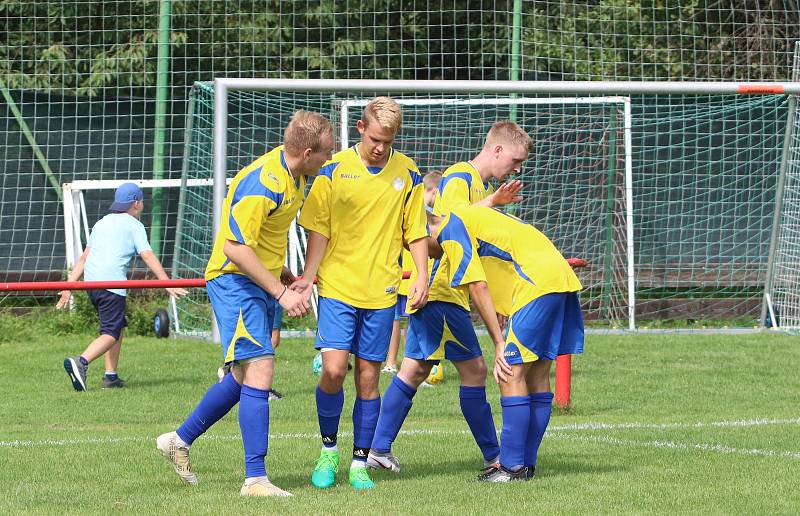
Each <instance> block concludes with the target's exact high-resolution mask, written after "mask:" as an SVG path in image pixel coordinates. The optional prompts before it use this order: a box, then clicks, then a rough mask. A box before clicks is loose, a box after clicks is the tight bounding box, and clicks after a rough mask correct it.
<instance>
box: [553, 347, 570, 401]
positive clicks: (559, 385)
mask: <svg viewBox="0 0 800 516" xmlns="http://www.w3.org/2000/svg"><path fill="white" fill-rule="evenodd" d="M571 383H572V355H559V356H557V357H556V395H555V399H556V406H557V407H558V408H560V409H564V408H567V407H569V402H570V400H569V397H570V390H571V386H570V384H571Z"/></svg>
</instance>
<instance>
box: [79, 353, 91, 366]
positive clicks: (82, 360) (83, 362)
mask: <svg viewBox="0 0 800 516" xmlns="http://www.w3.org/2000/svg"><path fill="white" fill-rule="evenodd" d="M78 360H79V361H80V363H81V364H83V365H85V366H87V365H89V361H88V360H86V359H85V358H83V355H81V356H79V357H78Z"/></svg>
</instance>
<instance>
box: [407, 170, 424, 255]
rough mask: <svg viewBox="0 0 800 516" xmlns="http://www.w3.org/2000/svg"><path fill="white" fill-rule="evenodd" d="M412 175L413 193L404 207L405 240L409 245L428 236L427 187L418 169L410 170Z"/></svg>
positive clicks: (410, 193) (411, 192)
mask: <svg viewBox="0 0 800 516" xmlns="http://www.w3.org/2000/svg"><path fill="white" fill-rule="evenodd" d="M408 172H409V174H411V191H410V192H409V193H408V197H407V198H406V202H405V205H404V206H403V239H404V240H405V241H406V242H407V243H411V242H413V241H414V240H419V239H420V238H425V237H426V236H428V225H427V219H426V217H425V187H424V186H423V184H422V176H421V175H420V173H419V170H417V167H416V166H414V168H411V169H409V170H408Z"/></svg>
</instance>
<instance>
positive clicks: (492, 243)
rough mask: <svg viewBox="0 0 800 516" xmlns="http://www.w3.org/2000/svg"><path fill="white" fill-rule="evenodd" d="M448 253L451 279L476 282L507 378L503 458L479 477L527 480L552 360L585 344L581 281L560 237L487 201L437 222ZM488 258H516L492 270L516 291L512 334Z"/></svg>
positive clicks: (503, 381) (545, 414)
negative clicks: (501, 320)
mask: <svg viewBox="0 0 800 516" xmlns="http://www.w3.org/2000/svg"><path fill="white" fill-rule="evenodd" d="M431 232H432V233H433V234H434V235H436V234H438V236H437V241H438V242H439V244H440V245H441V247H442V249H443V250H444V253H445V254H446V256H447V259H448V262H449V265H448V269H447V277H448V280H449V281H450V284H451V286H453V287H454V288H463V287H464V286H465V285H469V290H470V295H471V296H472V299H473V301H474V302H475V305H476V306H477V307H478V310H479V311H480V313H481V315H482V316H483V319H484V321H485V322H486V326H487V329H488V330H489V334H490V335H491V336H492V340H493V341H494V342H495V363H494V371H493V373H494V378H495V380H496V381H497V383H498V384H499V385H500V394H501V397H500V404H501V406H502V409H503V428H502V431H501V434H500V462H499V464H498V465H497V466H495V467H494V468H491V469H489V470H488V471H486V472H484V473H483V474H481V475H480V476H479V477H478V480H481V481H486V482H508V481H510V480H528V479H530V478H532V477H533V475H534V471H535V466H536V456H537V453H538V450H539V445H540V444H541V441H542V437H543V436H544V433H545V430H546V429H547V425H548V423H549V421H550V414H551V412H552V401H553V395H552V393H551V391H550V379H549V371H550V365H551V364H552V362H553V360H555V358H556V357H557V356H558V355H567V354H577V353H582V352H583V316H582V314H581V306H580V303H579V301H578V291H579V290H580V289H581V288H582V286H581V283H580V281H579V280H578V278H577V276H575V273H574V272H573V271H572V269H571V268H570V265H569V264H568V263H567V261H566V260H565V259H564V257H563V256H561V253H559V252H558V249H556V247H555V246H554V245H553V243H552V242H551V241H550V240H549V239H548V238H547V237H546V236H545V235H544V234H542V233H541V232H540V231H539V230H537V229H536V228H535V227H533V226H532V225H530V224H526V223H525V222H524V221H522V220H520V219H518V218H516V217H514V216H512V215H508V214H505V213H502V212H500V211H497V210H494V209H491V208H486V207H483V206H464V207H461V208H456V209H455V210H453V211H452V212H451V213H450V214H449V215H448V216H447V217H446V218H445V219H444V221H443V222H442V224H441V227H440V228H437V227H436V225H435V224H431ZM487 258H492V259H499V260H502V261H504V262H506V263H508V264H510V265H511V267H509V268H507V269H506V271H507V274H506V277H505V278H500V277H498V278H491V279H488V281H498V282H499V283H500V284H501V285H503V286H504V288H506V289H508V290H510V291H511V295H512V299H513V304H512V307H511V316H510V318H509V320H508V328H507V331H506V338H505V340H503V339H499V340H498V339H497V335H498V334H499V332H500V328H499V325H498V323H497V320H496V319H495V318H494V317H492V316H493V315H494V306H493V305H494V303H493V301H492V297H491V295H490V293H489V292H488V289H487V287H486V283H487V278H488V275H487V274H486V272H485V270H484V265H483V263H482V262H485V260H486V259H487Z"/></svg>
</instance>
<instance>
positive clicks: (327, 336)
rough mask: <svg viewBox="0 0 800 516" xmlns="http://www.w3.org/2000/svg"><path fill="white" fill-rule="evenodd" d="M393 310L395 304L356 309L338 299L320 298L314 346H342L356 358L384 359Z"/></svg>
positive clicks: (318, 347) (390, 333) (390, 330)
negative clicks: (376, 307)
mask: <svg viewBox="0 0 800 516" xmlns="http://www.w3.org/2000/svg"><path fill="white" fill-rule="evenodd" d="M394 309H395V307H394V305H392V306H390V307H388V308H378V309H370V308H356V307H354V306H352V305H349V304H347V303H344V302H342V301H339V300H337V299H333V298H329V297H320V298H319V322H318V324H317V340H316V343H315V345H314V347H315V348H317V349H323V348H333V349H345V350H348V351H350V353H352V354H354V355H355V356H357V357H358V358H363V359H364V360H371V361H373V362H383V361H384V360H386V354H387V353H388V352H389V340H390V339H391V337H392V321H393V320H394Z"/></svg>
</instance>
